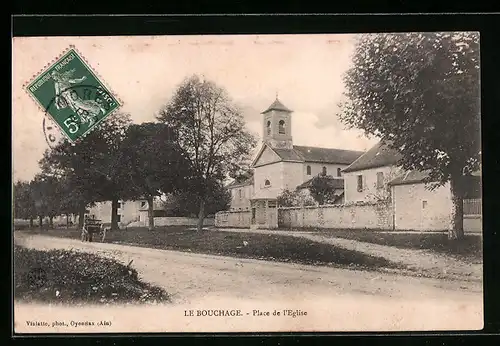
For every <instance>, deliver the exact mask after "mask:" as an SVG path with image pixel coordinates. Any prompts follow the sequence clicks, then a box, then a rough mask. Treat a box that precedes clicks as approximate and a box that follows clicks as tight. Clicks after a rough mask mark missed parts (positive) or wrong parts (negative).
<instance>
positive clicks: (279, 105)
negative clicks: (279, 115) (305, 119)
mask: <svg viewBox="0 0 500 346" xmlns="http://www.w3.org/2000/svg"><path fill="white" fill-rule="evenodd" d="M270 111H283V112H289V113H291V112H292V110H291V109H288V108H287V107H285V106H284V105H283V104H282V103H281V102H280V100H278V98H276V100H275V101H274V102H273V103H272V104H271V105H270V106H269V107H268V108H267V109H266V110H265V111H264V112H262V114H265V113H267V112H270Z"/></svg>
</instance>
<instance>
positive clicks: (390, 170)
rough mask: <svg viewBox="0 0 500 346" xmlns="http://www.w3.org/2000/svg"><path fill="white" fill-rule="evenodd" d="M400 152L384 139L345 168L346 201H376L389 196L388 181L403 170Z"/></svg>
mask: <svg viewBox="0 0 500 346" xmlns="http://www.w3.org/2000/svg"><path fill="white" fill-rule="evenodd" d="M400 158H401V156H400V154H399V153H398V152H397V151H396V150H394V149H392V148H390V147H389V145H387V144H385V143H383V142H382V141H380V142H378V143H377V144H375V145H374V146H373V147H372V148H370V149H369V150H368V151H367V152H366V153H364V154H363V155H361V156H360V157H359V158H358V159H357V160H355V161H354V162H353V163H352V164H351V165H349V166H348V167H346V168H345V169H344V170H343V174H344V182H345V184H344V189H345V190H344V200H345V203H354V202H360V201H376V200H380V199H385V198H386V197H388V183H389V182H390V181H391V180H393V179H394V178H396V177H397V176H398V175H400V174H401V173H402V172H403V171H402V169H400V168H399V167H398V166H397V163H398V160H399V159H400Z"/></svg>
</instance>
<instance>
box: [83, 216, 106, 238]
mask: <svg viewBox="0 0 500 346" xmlns="http://www.w3.org/2000/svg"><path fill="white" fill-rule="evenodd" d="M94 233H97V234H99V235H101V238H102V239H101V241H104V226H103V224H102V222H101V220H97V219H91V218H85V220H84V222H83V230H82V241H89V242H92V239H93V235H94Z"/></svg>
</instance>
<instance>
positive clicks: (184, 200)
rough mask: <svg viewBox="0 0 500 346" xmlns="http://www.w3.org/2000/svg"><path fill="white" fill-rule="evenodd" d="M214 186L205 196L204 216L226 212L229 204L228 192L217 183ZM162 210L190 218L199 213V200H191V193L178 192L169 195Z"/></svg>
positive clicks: (229, 196)
mask: <svg viewBox="0 0 500 346" xmlns="http://www.w3.org/2000/svg"><path fill="white" fill-rule="evenodd" d="M216 184H217V185H216V186H213V187H212V188H211V189H210V190H209V191H210V193H209V194H208V195H207V196H206V208H205V213H206V215H214V214H215V213H217V212H219V211H222V210H227V209H229V205H230V204H231V194H230V192H229V191H228V190H227V189H226V188H225V187H224V186H223V185H222V184H220V183H219V182H217V183H216ZM195 196H196V195H195ZM196 198H199V197H196ZM164 208H165V210H166V211H167V213H168V214H170V215H174V216H187V217H190V216H192V215H196V214H197V212H198V211H199V209H198V208H199V200H193V193H191V192H189V191H185V192H178V193H175V194H171V195H169V198H168V200H167V202H166V203H165V204H164Z"/></svg>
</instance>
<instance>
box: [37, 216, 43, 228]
mask: <svg viewBox="0 0 500 346" xmlns="http://www.w3.org/2000/svg"><path fill="white" fill-rule="evenodd" d="M38 225H39V226H40V229H43V216H41V215H39V216H38Z"/></svg>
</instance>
